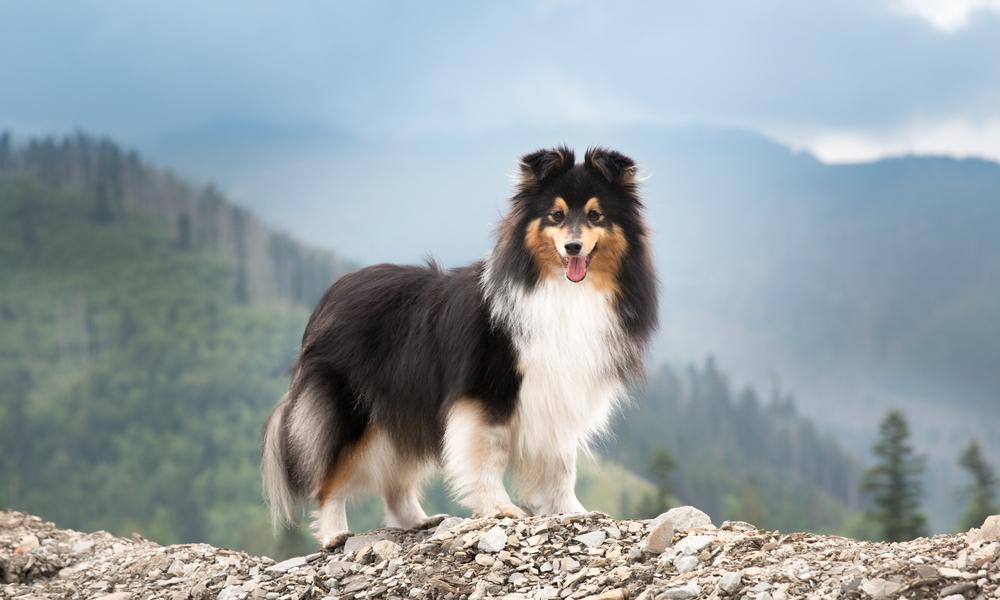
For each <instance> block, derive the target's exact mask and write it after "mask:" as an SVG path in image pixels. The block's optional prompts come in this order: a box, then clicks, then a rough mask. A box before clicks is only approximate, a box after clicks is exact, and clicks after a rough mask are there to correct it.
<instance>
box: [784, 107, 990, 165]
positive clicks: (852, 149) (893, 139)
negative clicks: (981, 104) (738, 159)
mask: <svg viewBox="0 0 1000 600" xmlns="http://www.w3.org/2000/svg"><path fill="white" fill-rule="evenodd" d="M779 139H782V140H783V141H785V142H786V143H788V144H790V145H791V146H793V147H795V148H798V149H805V150H808V151H810V152H811V153H812V154H814V155H815V156H816V157H817V158H819V159H820V160H822V161H823V162H827V163H854V162H866V161H872V160H877V159H879V158H883V157H886V156H899V155H903V154H926V155H948V156H955V157H960V158H968V157H974V158H985V159H988V160H993V161H996V162H1000V117H994V118H989V119H984V120H982V121H970V120H968V119H964V118H962V117H951V118H947V119H942V120H939V121H934V122H914V123H909V124H907V125H905V126H902V127H899V128H896V129H894V130H892V131H885V132H871V131H857V130H855V131H851V130H825V131H816V132H802V133H798V134H788V135H784V136H779Z"/></svg>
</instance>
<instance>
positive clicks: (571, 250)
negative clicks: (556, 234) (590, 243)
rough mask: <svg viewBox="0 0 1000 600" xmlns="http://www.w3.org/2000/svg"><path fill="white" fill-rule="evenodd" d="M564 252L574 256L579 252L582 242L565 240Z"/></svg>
mask: <svg viewBox="0 0 1000 600" xmlns="http://www.w3.org/2000/svg"><path fill="white" fill-rule="evenodd" d="M565 247H566V254H569V255H570V256H576V255H577V254H579V253H580V249H581V248H583V244H581V243H580V242H566V246H565Z"/></svg>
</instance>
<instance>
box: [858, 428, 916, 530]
mask: <svg viewBox="0 0 1000 600" xmlns="http://www.w3.org/2000/svg"><path fill="white" fill-rule="evenodd" d="M909 440H910V426H909V424H908V423H907V421H906V417H905V416H904V415H903V413H902V412H900V411H898V410H891V411H889V413H888V414H887V415H886V416H885V419H883V420H882V424H881V425H880V427H879V439H878V441H877V442H876V443H875V446H874V448H873V451H874V453H875V456H876V457H877V458H878V463H877V464H876V465H875V466H874V467H872V468H870V469H868V470H867V471H866V472H865V477H864V480H863V481H862V484H861V490H862V492H865V493H867V494H869V495H870V497H871V499H872V503H873V506H872V508H871V509H870V510H869V512H868V516H869V518H871V519H872V520H873V521H875V522H876V523H877V524H878V525H879V526H880V527H881V529H882V537H883V539H885V540H886V541H889V542H900V541H905V540H911V539H913V538H916V537H920V536H922V535H926V519H925V518H924V515H923V514H922V513H921V512H920V495H921V493H922V489H921V485H920V481H919V477H920V475H921V474H922V473H923V470H924V462H925V460H924V457H923V456H918V455H916V454H914V451H913V447H912V446H910V443H909Z"/></svg>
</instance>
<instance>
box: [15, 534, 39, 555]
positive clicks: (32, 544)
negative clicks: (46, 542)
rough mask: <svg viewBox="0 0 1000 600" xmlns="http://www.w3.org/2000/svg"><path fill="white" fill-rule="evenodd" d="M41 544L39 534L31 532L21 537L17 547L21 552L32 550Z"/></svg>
mask: <svg viewBox="0 0 1000 600" xmlns="http://www.w3.org/2000/svg"><path fill="white" fill-rule="evenodd" d="M41 545H42V544H41V542H39V541H38V536H36V535H33V534H30V533H29V534H27V535H25V536H24V537H22V538H21V541H20V542H18V544H17V549H18V550H20V551H21V552H31V551H32V550H37V549H38V548H40V547H41Z"/></svg>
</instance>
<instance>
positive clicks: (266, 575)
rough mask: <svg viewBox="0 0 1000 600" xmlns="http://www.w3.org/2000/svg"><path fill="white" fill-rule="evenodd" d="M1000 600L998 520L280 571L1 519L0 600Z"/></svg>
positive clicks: (632, 526) (604, 529) (730, 527)
mask: <svg viewBox="0 0 1000 600" xmlns="http://www.w3.org/2000/svg"><path fill="white" fill-rule="evenodd" d="M803 597H811V598H846V599H855V598H857V599H861V598H876V599H882V598H945V599H947V600H960V599H963V598H965V599H970V600H971V599H973V598H983V599H986V598H1000V517H991V519H990V520H987V522H986V523H985V524H984V526H983V527H982V528H981V529H974V530H972V531H970V532H969V533H968V534H965V535H950V536H937V537H934V538H921V539H918V540H914V541H912V542H905V543H899V544H883V543H872V542H860V541H855V540H850V539H846V538H840V537H834V536H826V535H817V534H811V533H794V534H782V533H779V532H774V531H762V530H759V529H757V528H756V527H754V526H753V525H750V524H747V523H742V522H725V523H723V524H722V525H721V526H720V527H718V528H716V527H715V526H714V525H713V524H712V522H711V521H710V520H709V519H708V517H707V516H706V515H704V513H701V512H700V511H698V510H696V509H693V508H691V507H682V508H677V509H673V510H672V511H670V512H668V513H666V514H664V515H661V516H660V517H658V518H657V519H653V520H650V521H620V520H614V519H611V518H609V517H607V516H606V515H603V514H599V513H590V514H587V515H574V516H566V517H559V518H548V517H532V518H527V519H518V520H515V519H510V518H484V519H461V518H454V517H453V518H449V519H446V520H445V521H444V522H442V523H441V525H440V526H438V528H437V529H436V530H433V531H401V530H390V529H384V530H377V531H373V532H369V533H367V534H364V535H356V536H354V537H351V538H349V539H348V540H347V542H346V544H345V545H344V546H343V547H342V548H340V549H339V550H338V551H336V552H316V553H314V554H309V555H307V556H299V557H295V558H290V559H288V560H285V561H282V562H278V563H275V562H274V561H273V560H271V559H269V558H266V557H256V556H250V555H247V554H244V553H240V552H235V551H231V550H224V549H218V548H214V547H212V546H208V545H205V544H190V545H176V546H159V545H157V544H154V543H152V542H149V541H146V540H144V539H142V538H140V537H138V536H136V537H133V539H123V538H118V537H115V536H112V535H110V534H108V533H104V532H98V533H93V534H83V533H78V532H74V531H67V530H61V529H57V528H56V527H55V526H54V525H52V524H51V523H46V522H44V521H42V520H41V519H39V518H37V517H33V516H30V515H26V514H24V513H18V512H0V598H12V599H13V598H19V599H25V600H26V599H28V598H100V599H102V600H128V599H140V598H168V599H171V600H187V599H194V600H204V599H209V598H212V599H214V598H219V599H221V600H304V599H323V598H343V599H348V598H405V599H409V598H445V599H448V600H479V599H485V598H504V599H507V600H544V599H550V600H556V599H560V600H561V599H566V598H570V599H588V600H618V599H626V598H633V599H639V600H688V599H693V598H712V599H719V600H728V599H733V600H744V599H745V600H783V599H786V598H803Z"/></svg>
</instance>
